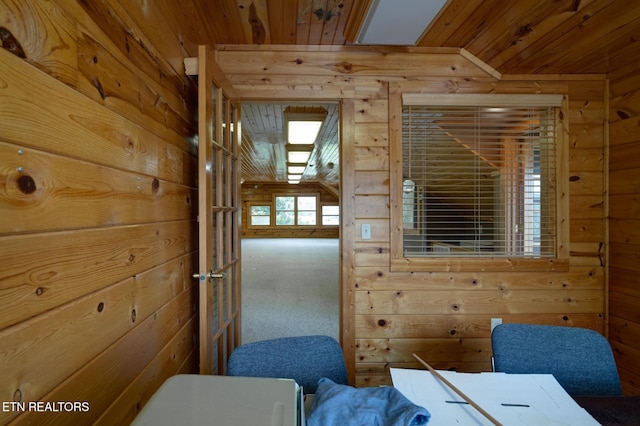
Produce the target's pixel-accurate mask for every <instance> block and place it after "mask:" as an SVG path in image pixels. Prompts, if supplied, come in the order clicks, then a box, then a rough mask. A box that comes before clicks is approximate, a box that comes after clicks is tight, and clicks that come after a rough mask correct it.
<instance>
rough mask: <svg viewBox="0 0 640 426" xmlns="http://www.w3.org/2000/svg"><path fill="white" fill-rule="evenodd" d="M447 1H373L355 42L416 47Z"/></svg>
mask: <svg viewBox="0 0 640 426" xmlns="http://www.w3.org/2000/svg"><path fill="white" fill-rule="evenodd" d="M446 2H447V0H374V1H373V2H372V4H371V9H370V10H369V13H368V14H367V18H366V19H365V22H364V24H363V26H362V30H361V31H360V35H359V37H358V40H357V42H358V43H360V44H376V45H405V46H406V45H409V46H410V45H415V44H416V42H417V41H418V39H419V38H420V36H421V35H422V33H423V32H424V31H425V29H426V28H427V27H428V26H429V24H430V23H431V21H432V20H433V18H435V17H436V16H437V15H438V13H439V12H440V9H442V7H443V6H444V4H445V3H446Z"/></svg>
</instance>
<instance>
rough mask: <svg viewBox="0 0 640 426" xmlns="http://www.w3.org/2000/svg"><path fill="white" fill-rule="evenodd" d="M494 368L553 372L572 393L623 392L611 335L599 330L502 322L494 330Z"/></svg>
mask: <svg viewBox="0 0 640 426" xmlns="http://www.w3.org/2000/svg"><path fill="white" fill-rule="evenodd" d="M491 344H492V348H493V361H494V369H495V371H497V372H503V373H516V374H553V376H554V377H555V378H556V380H557V381H558V382H559V383H560V385H561V386H562V387H563V388H564V389H565V390H566V391H567V393H568V394H569V395H571V396H604V395H614V396H620V395H622V387H621V385H620V378H619V375H618V369H617V367H616V362H615V359H614V357H613V352H612V350H611V346H610V345H609V342H608V341H607V339H606V338H605V337H604V336H602V335H601V334H600V333H597V332H596V331H593V330H589V329H585V328H579V327H564V326H552V325H537V324H502V325H498V326H496V328H495V329H494V330H493V333H492V334H491Z"/></svg>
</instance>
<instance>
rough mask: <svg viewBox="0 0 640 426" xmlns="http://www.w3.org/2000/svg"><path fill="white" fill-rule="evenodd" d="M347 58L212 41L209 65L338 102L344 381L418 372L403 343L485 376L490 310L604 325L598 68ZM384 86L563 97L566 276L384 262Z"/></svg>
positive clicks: (339, 53)
mask: <svg viewBox="0 0 640 426" xmlns="http://www.w3.org/2000/svg"><path fill="white" fill-rule="evenodd" d="M351 53H352V52H351V51H350V50H349V49H338V48H327V49H322V52H318V49H313V50H311V49H310V50H309V51H305V50H304V49H302V48H300V47H293V48H291V47H284V46H270V47H269V48H266V47H265V48H259V47H254V48H250V47H244V46H239V47H236V46H220V47H219V50H218V60H219V63H220V64H221V67H222V68H223V71H224V72H225V74H227V76H228V77H229V79H230V81H231V82H232V84H233V85H234V87H235V88H236V89H237V91H238V93H239V95H240V97H248V98H252V99H253V98H259V99H275V100H281V99H300V98H302V99H305V98H310V99H321V98H322V99H327V98H329V99H342V100H343V115H342V125H343V140H342V141H341V143H342V157H341V162H342V164H341V169H342V175H341V179H342V180H341V204H342V208H343V217H342V227H341V244H342V245H341V247H342V271H343V272H342V297H343V300H342V333H343V334H342V337H343V340H342V344H343V348H344V350H345V354H346V357H347V360H348V367H349V373H350V377H351V379H352V380H353V382H354V383H355V384H356V385H358V386H368V385H378V384H388V383H389V382H390V379H389V375H388V368H389V367H390V366H399V367H418V365H417V364H416V363H415V361H414V360H413V358H412V357H411V354H412V353H413V352H416V353H418V354H420V355H421V356H422V357H423V358H424V359H426V360H428V361H429V362H430V363H432V365H434V366H436V367H437V368H456V369H458V370H460V371H488V370H490V356H491V345H490V319H491V318H492V317H501V318H503V321H505V322H537V323H546V324H563V325H576V326H585V327H589V328H592V329H594V330H597V331H599V332H604V312H605V289H606V285H605V270H604V264H603V259H604V254H605V253H604V252H603V250H604V249H605V247H606V244H604V243H605V242H606V235H605V234H604V230H605V216H604V212H605V208H604V205H605V201H606V200H605V198H604V182H605V180H604V175H603V170H604V167H603V161H604V160H603V159H604V140H605V138H604V132H605V124H604V117H605V114H604V110H603V109H604V105H605V86H606V84H605V80H604V78H603V76H583V77H580V78H575V77H573V78H572V77H566V76H557V75H556V76H545V77H540V78H538V77H536V76H501V75H499V74H497V73H495V72H490V70H488V69H487V67H485V66H482V67H478V66H477V65H476V64H477V60H473V58H470V55H468V53H466V52H465V53H464V54H463V55H461V54H459V53H458V51H452V50H450V49H446V50H441V51H437V49H436V50H434V49H425V50H419V49H409V52H405V54H403V55H402V60H399V61H396V60H395V55H394V53H393V51H392V52H391V53H389V52H386V53H382V52H369V53H367V54H365V53H361V52H360V53H358V54H351ZM399 63H401V64H402V67H400V66H398V64H399ZM336 64H337V65H336ZM374 76H375V77H374ZM304 81H306V82H307V84H304ZM292 82H293V83H292ZM297 83H300V85H298V84H297ZM389 83H394V84H397V85H398V86H399V87H400V90H402V91H406V92H425V93H434V94H438V93H461V94H463V93H559V94H565V95H567V96H568V100H569V103H568V109H569V120H568V122H569V128H568V129H567V130H568V133H569V136H568V139H569V140H570V142H569V143H570V146H569V158H567V159H565V161H566V165H565V166H564V167H565V168H566V169H567V170H568V172H569V173H568V174H569V176H568V178H569V184H568V188H569V194H568V196H569V219H570V221H569V222H570V223H569V228H568V229H569V238H568V240H569V241H566V242H565V245H567V244H568V245H569V250H568V252H569V254H570V259H569V268H568V271H564V272H549V271H545V272H540V273H535V274H531V273H530V272H422V273H417V272H414V273H411V272H391V271H390V268H389V263H390V253H389V248H390V240H389V238H390V237H389V231H390V229H389V226H390V221H389V219H390V213H389V196H390V191H392V190H393V189H392V188H391V187H390V183H389V137H388V135H389V97H388V96H389V95H388V93H389ZM345 138H347V140H345ZM362 223H371V224H372V234H373V235H372V239H371V240H367V241H363V240H361V238H360V233H359V227H360V225H361V224H362Z"/></svg>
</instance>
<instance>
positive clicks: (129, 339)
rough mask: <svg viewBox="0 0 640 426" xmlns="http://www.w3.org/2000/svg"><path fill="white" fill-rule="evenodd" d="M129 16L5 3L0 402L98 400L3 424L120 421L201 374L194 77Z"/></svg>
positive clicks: (169, 45)
mask: <svg viewBox="0 0 640 426" xmlns="http://www.w3.org/2000/svg"><path fill="white" fill-rule="evenodd" d="M129 12H131V13H134V12H135V10H132V9H129V10H126V9H124V8H123V7H121V5H120V3H119V2H117V1H115V0H114V1H107V2H103V3H100V4H99V3H96V2H71V1H49V2H44V1H21V2H18V1H10V0H3V1H1V2H0V26H2V27H3V49H0V68H1V69H2V76H1V77H0V81H1V84H0V105H1V106H0V122H1V123H2V125H1V126H0V158H2V165H1V169H0V170H1V176H2V179H1V181H2V182H3V185H2V187H1V188H0V259H1V263H2V268H1V270H0V305H1V306H2V309H1V310H0V361H1V362H0V366H1V367H0V368H1V369H2V371H1V372H0V377H2V379H1V380H0V383H1V387H0V392H1V393H2V397H1V398H0V399H1V400H2V401H18V402H26V401H54V402H55V401H86V402H88V403H89V406H90V409H89V411H88V412H86V413H51V412H49V413H37V412H28V413H20V412H18V411H13V412H11V411H9V412H6V411H3V412H0V424H6V423H7V422H9V421H12V420H13V421H14V422H15V424H26V423H30V424H33V423H44V422H47V423H51V424H70V423H76V424H78V423H83V424H89V423H93V422H98V423H104V424H116V423H118V424H125V423H128V422H130V421H131V420H132V419H133V417H134V416H135V415H136V413H137V411H139V409H140V408H141V407H142V406H143V405H144V403H145V402H146V400H147V399H148V398H149V397H150V396H151V394H153V392H154V391H155V390H156V389H157V388H158V387H159V386H160V384H161V383H162V382H163V381H164V380H165V379H166V378H167V377H169V376H171V375H173V374H176V373H177V372H196V371H197V365H198V352H197V327H198V326H197V292H196V291H195V290H196V287H195V286H194V280H193V279H192V278H191V273H192V272H193V271H195V270H197V223H196V210H195V208H196V204H197V201H196V200H197V196H196V195H197V183H196V175H197V166H196V163H197V160H196V157H195V153H196V148H195V146H194V144H193V142H192V137H193V135H194V128H195V122H194V118H193V111H194V110H195V107H194V100H195V98H194V94H195V89H194V87H195V86H194V84H193V82H192V81H191V80H190V79H188V78H187V77H185V76H184V73H183V70H182V57H183V56H186V55H183V52H184V50H183V48H182V47H181V44H180V40H179V39H178V37H175V36H174V37H172V36H171V35H169V34H168V33H167V32H164V33H163V38H162V39H161V40H162V45H158V44H156V45H154V44H153V43H151V42H150V41H149V40H148V39H147V38H146V36H145V34H144V32H143V31H141V30H140V29H139V28H137V27H136V25H135V23H134V20H133V19H132V18H131V17H130V16H129V15H128V13H129ZM168 16H171V15H168ZM171 19H172V18H171ZM5 37H8V38H5Z"/></svg>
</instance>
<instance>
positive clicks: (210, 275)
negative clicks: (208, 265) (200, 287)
mask: <svg viewBox="0 0 640 426" xmlns="http://www.w3.org/2000/svg"><path fill="white" fill-rule="evenodd" d="M226 276H227V274H225V273H222V274H214V273H213V271H212V272H209V273H207V274H193V275H192V277H193V278H199V279H200V281H204V280H205V279H206V278H224V277H226Z"/></svg>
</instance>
